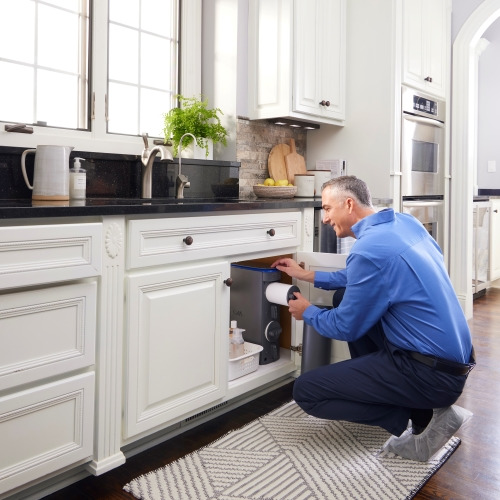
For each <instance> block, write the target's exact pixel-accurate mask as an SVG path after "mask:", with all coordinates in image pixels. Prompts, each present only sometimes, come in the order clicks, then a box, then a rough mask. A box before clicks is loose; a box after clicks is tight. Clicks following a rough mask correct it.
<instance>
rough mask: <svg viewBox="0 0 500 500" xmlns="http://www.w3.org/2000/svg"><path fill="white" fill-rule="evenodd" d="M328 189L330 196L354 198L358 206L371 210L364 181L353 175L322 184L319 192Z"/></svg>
mask: <svg viewBox="0 0 500 500" xmlns="http://www.w3.org/2000/svg"><path fill="white" fill-rule="evenodd" d="M323 189H330V191H331V192H332V194H335V195H337V196H345V197H350V198H354V199H355V200H356V201H357V202H358V203H359V204H360V205H363V206H365V207H369V208H373V206H372V197H371V194H370V190H369V189H368V186H367V185H366V182H365V181H362V180H361V179H358V178H357V177H355V176H354V175H344V176H341V177H336V178H335V179H331V180H329V181H327V182H325V183H324V184H323V186H322V187H321V190H322V191H323Z"/></svg>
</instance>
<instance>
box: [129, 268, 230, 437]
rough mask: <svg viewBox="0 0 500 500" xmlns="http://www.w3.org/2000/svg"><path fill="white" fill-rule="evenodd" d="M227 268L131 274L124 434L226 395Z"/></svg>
mask: <svg viewBox="0 0 500 500" xmlns="http://www.w3.org/2000/svg"><path fill="white" fill-rule="evenodd" d="M229 273H230V270H229V264H228V263H226V262H223V263H210V264H204V265H199V266H186V267H182V268H173V269H172V270H166V271H162V272H158V273H148V274H145V273H140V274H137V275H133V276H131V277H130V278H129V283H128V353H127V385H126V387H127V398H126V399H127V400H126V437H130V436H133V435H136V434H138V433H141V432H144V431H147V430H150V429H153V428H154V427H156V426H161V425H164V424H167V423H169V422H170V421H171V422H172V423H173V421H175V419H177V420H178V419H179V417H182V416H185V415H187V414H188V413H190V412H191V413H192V412H196V411H197V410H198V409H199V408H201V407H203V406H204V405H207V404H209V403H211V402H214V401H216V400H218V399H220V398H222V397H223V396H224V394H225V391H226V388H227V369H226V360H227V331H228V327H229V288H228V287H227V286H226V285H225V284H224V283H223V281H224V280H225V279H226V278H228V277H229V276H230V274H229Z"/></svg>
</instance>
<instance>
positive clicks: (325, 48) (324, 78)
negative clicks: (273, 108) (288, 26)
mask: <svg viewBox="0 0 500 500" xmlns="http://www.w3.org/2000/svg"><path fill="white" fill-rule="evenodd" d="M294 9H295V12H294V22H295V24H294V33H295V67H294V77H295V90H294V100H293V105H294V111H297V112H302V113H307V114H311V115H316V116H324V117H325V118H332V119H343V118H344V98H343V93H344V83H343V82H344V80H345V42H344V40H345V32H344V25H345V10H344V9H345V4H344V0H311V1H308V2H299V1H296V2H295V5H294ZM320 102H324V103H326V102H327V104H323V105H322V104H320Z"/></svg>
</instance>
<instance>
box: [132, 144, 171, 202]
mask: <svg viewBox="0 0 500 500" xmlns="http://www.w3.org/2000/svg"><path fill="white" fill-rule="evenodd" d="M142 140H143V141H144V149H143V150H142V155H141V161H142V198H151V197H152V196H153V195H152V183H153V163H154V161H155V157H156V155H157V154H160V160H161V161H168V160H170V161H173V160H174V159H173V158H172V153H170V151H169V150H168V149H167V148H166V147H165V146H162V145H157V146H155V147H153V148H152V149H149V144H148V134H142ZM179 171H180V167H179Z"/></svg>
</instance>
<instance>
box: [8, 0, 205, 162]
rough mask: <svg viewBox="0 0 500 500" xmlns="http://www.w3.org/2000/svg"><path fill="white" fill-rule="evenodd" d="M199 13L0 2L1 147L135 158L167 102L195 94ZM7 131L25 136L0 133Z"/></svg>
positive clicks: (140, 0) (75, 1)
mask: <svg viewBox="0 0 500 500" xmlns="http://www.w3.org/2000/svg"><path fill="white" fill-rule="evenodd" d="M181 1H182V18H181V16H180V12H181V9H180V4H181ZM201 8H202V7H201V0H0V75H1V78H0V146H1V145H12V146H18V145H19V146H23V147H35V146H36V145H37V144H41V143H45V144H46V143H49V142H48V141H49V140H50V141H51V143H54V141H55V140H56V139H55V137H57V138H58V139H60V143H61V144H70V145H73V146H74V147H75V148H76V149H80V150H87V151H96V152H98V151H101V152H120V153H126V154H129V153H134V154H135V153H136V152H137V150H138V145H142V139H141V138H140V134H142V132H147V133H148V134H149V135H150V136H151V137H162V134H163V113H166V112H167V111H168V110H169V109H170V108H171V107H173V106H174V105H175V102H174V96H175V95H176V94H177V93H179V92H180V93H186V92H187V93H188V95H194V94H197V93H198V94H199V93H201V76H200V75H201V35H200V33H201ZM181 24H182V37H183V39H182V43H181V40H180V28H179V26H180V25H181ZM181 44H182V46H183V47H184V49H183V51H182V53H181V52H180V50H179V47H180V46H181ZM89 47H90V50H89ZM89 53H90V54H91V60H89V58H88V54H89ZM179 68H182V70H183V74H182V81H181V83H182V88H180V86H179V83H180V78H179V76H178V73H179V71H178V70H179ZM12 123H25V124H27V125H30V126H32V127H33V130H34V133H33V134H31V135H29V134H19V133H5V132H4V124H12ZM42 141H43V142H42ZM139 151H140V149H139Z"/></svg>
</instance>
